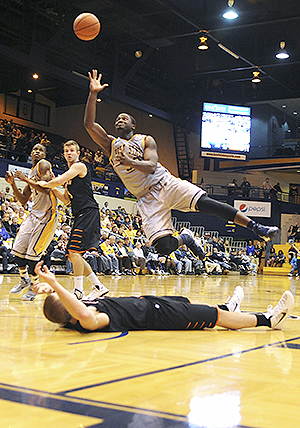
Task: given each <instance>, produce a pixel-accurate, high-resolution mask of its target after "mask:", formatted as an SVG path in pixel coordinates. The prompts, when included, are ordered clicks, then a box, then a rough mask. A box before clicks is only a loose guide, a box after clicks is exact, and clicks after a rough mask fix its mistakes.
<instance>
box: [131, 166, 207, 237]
mask: <svg viewBox="0 0 300 428" xmlns="http://www.w3.org/2000/svg"><path fill="white" fill-rule="evenodd" d="M203 194H205V191H204V190H203V189H201V188H200V187H198V186H195V185H194V184H192V183H190V182H189V181H186V180H181V179H180V178H176V177H174V176H173V175H171V174H168V173H167V174H165V175H164V176H163V178H162V179H161V181H160V182H159V183H158V184H156V185H155V186H153V187H152V189H151V190H150V191H149V192H148V193H146V195H144V196H142V197H141V198H139V200H138V204H137V205H138V208H139V211H140V213H141V216H142V220H143V226H144V231H145V234H146V236H147V238H148V239H149V240H150V242H151V243H153V241H155V240H156V239H157V238H161V237H162V236H166V235H169V234H172V233H173V231H174V228H173V224H172V214H171V210H179V211H184V212H186V211H196V207H195V206H196V203H197V201H198V199H199V198H200V197H201V196H202V195H203Z"/></svg>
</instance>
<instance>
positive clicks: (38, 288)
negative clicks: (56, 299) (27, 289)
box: [32, 282, 53, 294]
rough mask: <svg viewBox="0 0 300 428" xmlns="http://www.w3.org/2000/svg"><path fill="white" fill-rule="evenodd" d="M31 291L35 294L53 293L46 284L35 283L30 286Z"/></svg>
mask: <svg viewBox="0 0 300 428" xmlns="http://www.w3.org/2000/svg"><path fill="white" fill-rule="evenodd" d="M32 290H33V291H34V292H35V293H36V294H51V293H53V288H52V287H51V285H49V284H48V283H47V282H36V283H35V284H33V286H32Z"/></svg>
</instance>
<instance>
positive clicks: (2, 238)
mask: <svg viewBox="0 0 300 428" xmlns="http://www.w3.org/2000/svg"><path fill="white" fill-rule="evenodd" d="M9 239H10V236H9V233H8V232H7V231H6V230H5V228H4V227H3V226H2V221H0V256H2V273H7V268H8V260H9V258H10V251H9V249H8V245H7V243H6V242H7V241H8V240H9Z"/></svg>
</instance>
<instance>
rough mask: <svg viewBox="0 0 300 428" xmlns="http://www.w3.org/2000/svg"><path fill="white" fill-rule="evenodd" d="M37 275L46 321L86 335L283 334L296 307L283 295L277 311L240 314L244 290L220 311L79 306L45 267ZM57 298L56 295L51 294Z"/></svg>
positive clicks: (159, 303)
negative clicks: (218, 330) (217, 330)
mask: <svg viewBox="0 0 300 428" xmlns="http://www.w3.org/2000/svg"><path fill="white" fill-rule="evenodd" d="M36 273H37V274H38V275H39V278H40V279H41V280H42V281H45V282H43V283H39V284H36V285H35V288H34V291H35V292H36V293H38V294H43V293H45V294H48V296H47V297H46V299H45V303H44V315H45V316H46V317H47V318H48V319H49V321H52V322H55V323H58V324H63V325H64V326H65V327H67V328H74V329H76V330H79V331H82V332H89V331H129V330H202V329H204V328H213V327H215V326H219V327H224V328H229V329H232V330H236V329H241V328H252V327H259V326H267V327H270V328H276V329H281V328H282V327H283V325H284V323H285V321H286V319H287V315H288V314H289V313H290V312H291V311H292V309H293V307H294V297H293V295H292V293H291V292H290V291H285V292H284V293H283V295H282V297H281V299H280V300H279V302H278V303H277V305H276V306H275V307H274V308H273V307H268V309H267V312H265V313H257V314H253V313H251V314H250V313H241V311H240V304H241V302H242V300H243V297H244V291H243V288H242V287H241V286H237V287H236V288H235V291H234V293H233V296H232V297H231V299H230V300H228V301H227V302H226V303H225V304H223V305H220V306H210V305H198V304H196V305H195V304H192V303H190V302H189V300H188V299H187V298H185V297H181V296H171V297H156V296H144V297H118V298H110V297H105V298H100V299H96V300H94V301H88V300H85V301H78V300H77V299H76V297H75V296H74V295H73V294H72V293H70V292H69V291H67V290H66V289H65V288H64V287H63V286H62V285H60V284H59V283H58V282H57V280H56V278H55V275H54V274H53V273H51V272H50V271H49V270H48V268H47V267H46V266H44V267H42V262H41V263H38V265H37V266H36ZM54 291H55V292H56V293H53V292H54Z"/></svg>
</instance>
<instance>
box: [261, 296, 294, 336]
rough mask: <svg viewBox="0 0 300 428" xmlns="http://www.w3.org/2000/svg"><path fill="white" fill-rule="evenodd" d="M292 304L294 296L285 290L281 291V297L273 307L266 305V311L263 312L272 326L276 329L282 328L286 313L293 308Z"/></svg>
mask: <svg viewBox="0 0 300 428" xmlns="http://www.w3.org/2000/svg"><path fill="white" fill-rule="evenodd" d="M294 304H295V300H294V296H293V295H292V293H291V292H290V291H289V290H287V291H285V292H284V293H283V295H282V297H281V299H280V300H279V302H278V303H277V305H276V306H275V307H274V308H273V306H272V305H270V306H268V307H267V312H266V313H264V316H265V317H266V318H269V319H270V322H271V327H272V328H274V329H276V330H281V329H282V327H283V326H284V323H285V321H286V319H287V316H288V314H289V313H290V312H291V311H292V310H293V308H294Z"/></svg>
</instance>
